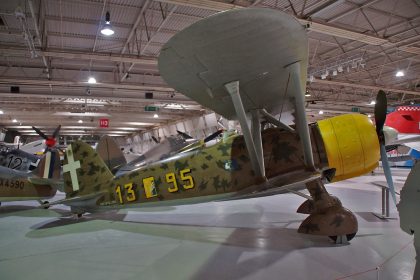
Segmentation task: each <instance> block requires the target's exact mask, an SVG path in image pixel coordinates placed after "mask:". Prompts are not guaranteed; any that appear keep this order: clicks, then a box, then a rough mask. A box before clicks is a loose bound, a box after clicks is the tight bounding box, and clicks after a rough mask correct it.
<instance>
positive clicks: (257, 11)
mask: <svg viewBox="0 0 420 280" xmlns="http://www.w3.org/2000/svg"><path fill="white" fill-rule="evenodd" d="M307 46H308V43H307V36H306V32H305V30H304V28H303V26H302V25H301V24H300V23H299V22H298V21H297V20H295V19H294V18H293V17H291V16H289V15H287V14H285V13H283V12H280V11H276V10H271V9H261V8H250V9H238V10H231V11H228V12H222V13H218V14H216V15H214V16H211V17H208V18H206V19H204V20H201V21H199V22H197V23H195V24H193V25H191V26H190V27H188V28H186V29H184V30H183V31H181V32H179V33H177V34H176V35H175V36H173V37H172V38H171V39H170V40H169V41H168V43H166V44H165V46H164V47H163V48H162V51H161V53H160V56H159V71H160V73H161V75H162V77H163V79H164V80H165V81H166V82H167V83H168V84H169V85H170V86H172V87H174V88H175V89H176V90H177V91H179V92H181V93H183V94H185V95H186V96H188V97H190V98H191V99H193V100H195V101H197V102H198V103H200V104H201V105H203V106H206V107H208V108H210V109H211V110H213V111H215V112H216V113H218V114H220V115H222V116H224V117H225V118H227V119H235V118H236V115H235V109H234V106H233V103H232V101H231V98H230V96H229V94H228V92H227V91H226V89H225V88H224V85H225V84H227V83H229V82H232V81H239V85H240V93H241V98H242V102H243V105H244V109H245V111H249V110H252V109H262V108H265V109H266V110H267V111H268V112H270V113H272V114H278V113H281V112H285V111H291V110H293V108H294V106H293V105H292V104H291V102H290V99H291V98H292V97H293V94H294V92H295V91H294V90H290V87H291V85H290V84H289V81H290V72H289V70H288V68H286V67H287V66H288V65H291V64H293V63H295V62H300V71H301V75H300V84H301V88H302V89H305V87H306V72H307V61H308V50H307ZM301 94H303V92H302V93H301Z"/></svg>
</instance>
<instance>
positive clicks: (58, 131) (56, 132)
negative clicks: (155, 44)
mask: <svg viewBox="0 0 420 280" xmlns="http://www.w3.org/2000/svg"><path fill="white" fill-rule="evenodd" d="M60 128H61V124H60V125H59V126H57V128H56V129H55V130H54V133H53V135H52V137H53V138H57V136H58V133H60Z"/></svg>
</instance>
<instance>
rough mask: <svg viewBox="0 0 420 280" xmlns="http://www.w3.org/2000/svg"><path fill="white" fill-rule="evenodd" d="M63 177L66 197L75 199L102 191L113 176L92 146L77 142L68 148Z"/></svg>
mask: <svg viewBox="0 0 420 280" xmlns="http://www.w3.org/2000/svg"><path fill="white" fill-rule="evenodd" d="M63 177H64V191H65V193H66V196H67V197H68V196H71V197H73V196H76V195H88V194H91V193H95V192H98V191H100V190H101V189H102V188H103V187H104V186H106V185H107V183H108V182H110V181H111V180H112V178H113V175H112V173H111V171H109V169H108V167H107V166H106V164H105V163H104V161H103V160H102V159H101V157H100V156H99V155H98V153H97V152H96V151H95V150H94V149H93V148H92V147H91V146H89V145H88V144H86V143H84V142H82V141H75V142H73V143H72V144H71V145H68V146H67V150H66V156H65V158H64V165H63Z"/></svg>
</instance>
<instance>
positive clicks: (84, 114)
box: [53, 112, 111, 117]
mask: <svg viewBox="0 0 420 280" xmlns="http://www.w3.org/2000/svg"><path fill="white" fill-rule="evenodd" d="M53 115H54V116H73V117H110V116H111V115H110V114H107V113H95V112H82V113H73V112H55V113H54V114H53Z"/></svg>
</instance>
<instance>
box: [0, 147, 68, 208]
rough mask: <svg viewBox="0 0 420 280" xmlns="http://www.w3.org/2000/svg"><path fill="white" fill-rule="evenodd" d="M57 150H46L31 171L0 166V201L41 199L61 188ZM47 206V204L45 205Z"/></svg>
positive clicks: (42, 202)
mask: <svg viewBox="0 0 420 280" xmlns="http://www.w3.org/2000/svg"><path fill="white" fill-rule="evenodd" d="M60 169H61V165H60V158H59V155H58V152H54V151H53V152H51V151H49V152H47V153H46V154H45V155H44V156H43V158H42V159H41V161H40V162H39V164H38V167H37V168H36V169H35V170H34V171H31V172H29V173H28V172H23V171H19V170H14V169H10V168H6V167H1V166H0V202H3V201H19V200H38V201H39V202H40V203H41V204H45V203H48V202H46V201H42V200H44V199H49V198H51V197H53V196H54V195H55V194H56V192H57V188H60V189H62V181H61V178H60ZM46 207H48V205H46Z"/></svg>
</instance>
